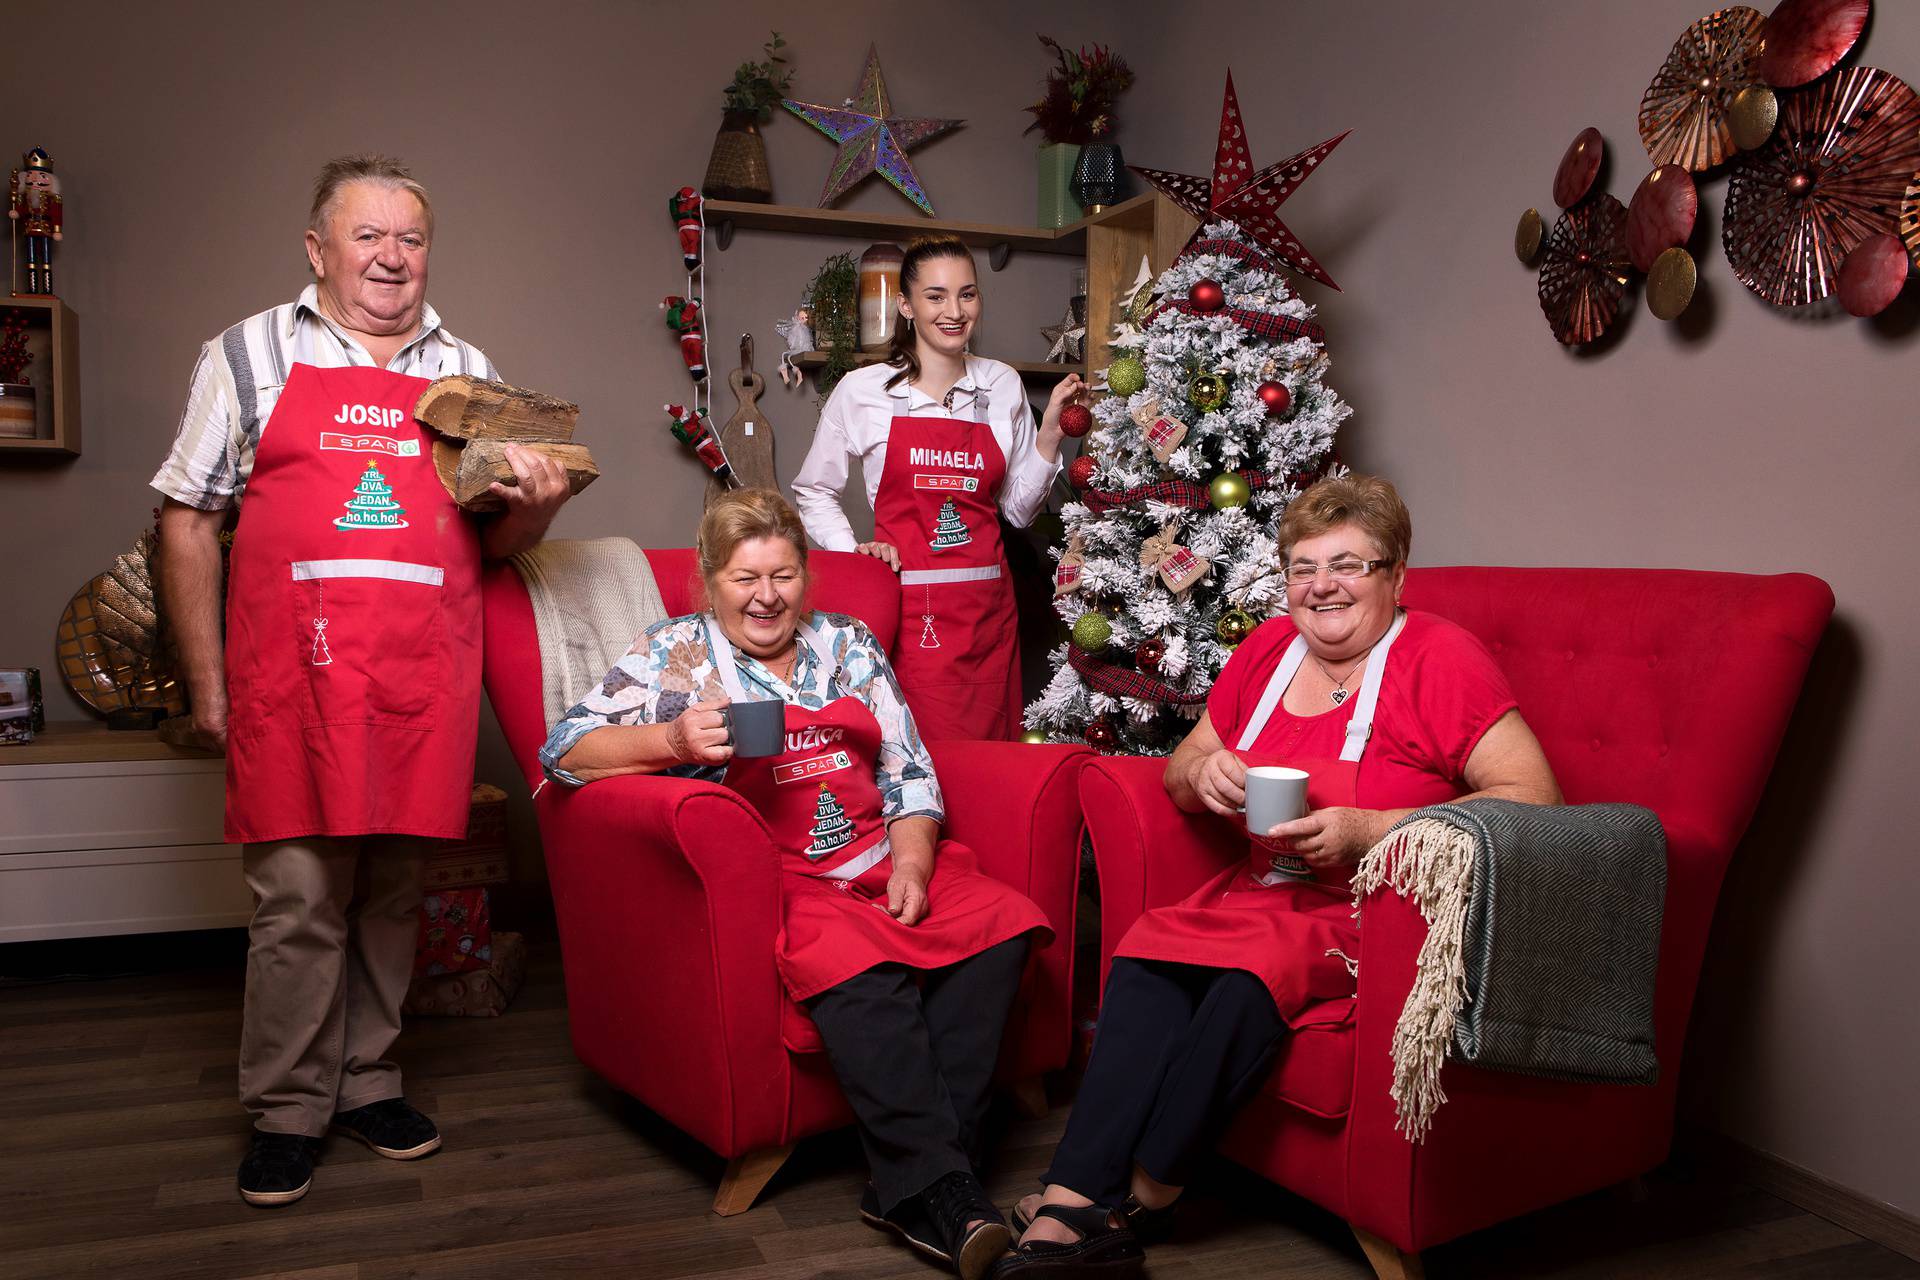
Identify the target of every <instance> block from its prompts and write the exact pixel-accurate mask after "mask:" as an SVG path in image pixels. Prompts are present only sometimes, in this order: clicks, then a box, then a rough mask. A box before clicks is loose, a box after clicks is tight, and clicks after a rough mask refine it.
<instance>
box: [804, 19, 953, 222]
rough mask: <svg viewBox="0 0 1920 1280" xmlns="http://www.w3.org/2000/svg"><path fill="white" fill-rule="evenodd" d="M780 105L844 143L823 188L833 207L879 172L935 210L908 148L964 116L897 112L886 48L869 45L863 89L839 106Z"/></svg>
mask: <svg viewBox="0 0 1920 1280" xmlns="http://www.w3.org/2000/svg"><path fill="white" fill-rule="evenodd" d="M780 105H781V106H783V107H785V108H786V109H787V110H789V111H791V112H793V114H795V115H797V116H799V117H800V118H801V119H802V120H805V121H806V122H807V123H808V124H810V125H812V126H813V127H814V128H816V129H818V130H819V131H820V132H822V133H824V134H826V135H827V136H828V137H829V138H832V139H833V140H834V141H835V142H837V143H839V144H840V150H839V151H838V152H836V153H835V154H834V157H833V167H832V168H830V169H828V170H827V182H826V185H825V186H824V187H822V188H821V189H820V207H821V208H822V209H825V208H827V207H828V206H829V205H831V204H832V203H833V202H834V201H835V200H838V199H839V198H840V197H841V196H843V195H845V194H846V193H847V192H848V191H849V190H850V189H852V187H853V186H854V184H856V183H858V182H859V181H860V180H861V179H862V178H864V177H866V176H867V175H868V174H870V173H874V172H878V173H879V174H880V176H881V177H883V178H885V179H886V180H887V181H888V182H891V183H892V184H893V185H894V186H895V187H897V188H898V189H899V191H900V194H901V195H903V196H905V197H906V198H907V199H909V200H911V201H913V202H914V203H915V204H916V205H919V206H920V208H921V209H922V210H923V211H924V212H925V213H927V214H928V216H932V215H933V202H932V201H930V200H928V199H927V193H926V190H925V189H924V188H923V187H921V185H920V175H919V174H917V173H915V172H914V171H913V162H912V161H911V160H909V159H907V152H909V151H911V150H913V149H914V148H915V147H917V146H919V145H920V144H921V143H923V142H926V141H928V140H930V139H933V138H937V137H939V136H940V135H941V134H943V133H945V132H947V131H948V130H949V129H957V128H959V127H960V126H961V125H962V124H965V123H966V121H964V120H933V119H917V118H907V117H902V116H896V115H894V114H893V107H892V104H891V102H890V101H889V100H888V98H887V82H886V80H885V79H884V78H883V77H882V76H881V74H880V51H879V50H878V49H877V48H875V47H874V46H872V45H868V46H867V65H866V68H865V69H864V70H863V71H862V72H861V73H860V94H859V96H858V97H857V98H849V99H847V101H846V103H845V104H844V105H842V106H838V107H827V106H821V105H819V104H817V103H812V102H796V101H794V100H793V99H792V98H783V99H781V101H780Z"/></svg>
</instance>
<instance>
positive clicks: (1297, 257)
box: [1127, 72, 1347, 290]
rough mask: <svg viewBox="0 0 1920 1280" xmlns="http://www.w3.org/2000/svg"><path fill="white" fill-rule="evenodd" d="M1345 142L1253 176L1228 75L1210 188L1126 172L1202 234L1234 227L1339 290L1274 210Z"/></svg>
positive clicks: (1185, 179)
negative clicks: (1216, 224) (1217, 226)
mask: <svg viewBox="0 0 1920 1280" xmlns="http://www.w3.org/2000/svg"><path fill="white" fill-rule="evenodd" d="M1346 136H1347V135H1346V134H1344V133H1343V134H1341V135H1340V136H1339V137H1337V138H1328V139H1327V140H1326V141H1325V142H1323V143H1321V144H1320V145H1319V146H1317V147H1308V148H1307V149H1306V150H1305V151H1302V152H1301V153H1300V154H1299V155H1295V156H1288V157H1287V158H1286V159H1285V160H1282V161H1280V163H1278V164H1274V165H1269V166H1267V167H1266V168H1264V169H1262V170H1260V171H1259V172H1258V173H1255V172H1253V166H1252V163H1251V155H1252V153H1251V152H1250V151H1249V150H1248V147H1247V130H1246V126H1245V125H1244V124H1243V123H1242V122H1241V119H1240V99H1239V98H1238V97H1237V96H1236V95H1235V94H1234V92H1233V73H1232V72H1228V73H1227V94H1226V97H1225V99H1224V100H1222V102H1221V104H1220V141H1219V143H1218V145H1217V146H1216V147H1215V149H1214V154H1213V181H1212V182H1211V183H1209V182H1208V181H1207V179H1205V178H1203V177H1200V176H1199V175H1197V174H1191V173H1173V172H1170V171H1168V170H1166V169H1143V168H1141V167H1140V166H1139V165H1137V164H1135V165H1128V166H1127V167H1128V168H1129V169H1132V170H1133V171H1134V172H1135V173H1137V174H1139V175H1140V176H1141V177H1143V178H1145V179H1146V180H1147V181H1148V182H1150V183H1152V184H1153V185H1154V186H1155V187H1157V188H1158V189H1159V190H1160V191H1161V192H1162V193H1164V194H1165V195H1166V197H1167V199H1169V200H1171V201H1173V202H1174V203H1175V204H1177V205H1179V206H1180V207H1181V208H1182V209H1185V210H1186V211H1187V212H1188V213H1190V214H1192V215H1193V216H1194V217H1195V218H1198V219H1199V220H1200V225H1201V227H1202V228H1204V227H1205V226H1206V224H1207V223H1208V222H1212V221H1219V220H1222V219H1224V220H1226V221H1228V222H1231V223H1234V224H1235V225H1237V226H1238V227H1239V228H1240V229H1241V230H1242V231H1244V232H1246V233H1247V234H1248V235H1249V236H1251V237H1253V239H1254V240H1256V241H1258V242H1259V243H1260V244H1262V245H1264V246H1265V247H1266V248H1267V250H1268V251H1269V252H1271V253H1272V254H1273V255H1274V256H1275V257H1277V258H1279V259H1280V260H1281V261H1282V262H1284V263H1286V264H1287V265H1288V266H1290V267H1292V268H1293V269H1294V270H1296V271H1298V272H1300V273H1301V274H1302V275H1304V276H1308V277H1311V278H1312V279H1315V280H1318V281H1319V282H1320V283H1321V284H1324V285H1326V286H1327V287H1328V288H1330V289H1335V290H1338V289H1339V288H1340V286H1339V285H1337V284H1335V283H1334V282H1333V277H1332V276H1330V275H1328V274H1327V273H1326V270H1325V269H1324V268H1322V267H1321V265H1320V264H1319V263H1318V262H1316V261H1315V260H1314V257H1313V255H1312V254H1310V253H1308V252H1307V251H1306V249H1305V248H1304V247H1303V246H1302V245H1301V244H1300V240H1299V238H1298V237H1296V236H1295V235H1294V234H1293V232H1292V231H1290V230H1288V228H1287V224H1286V223H1284V222H1282V221H1280V213H1279V209H1280V206H1281V205H1282V204H1284V203H1285V202H1286V199H1287V197H1288V196H1290V195H1292V194H1293V193H1294V192H1295V191H1296V190H1297V189H1298V188H1299V186H1300V184H1301V183H1302V182H1305V181H1306V180H1307V177H1308V175H1310V174H1311V173H1312V172H1313V171H1314V170H1315V169H1316V168H1318V167H1319V165H1320V162H1321V161H1322V160H1324V159H1326V158H1327V155H1328V153H1329V152H1331V151H1332V150H1333V149H1334V148H1335V147H1337V146H1339V145H1340V142H1341V139H1343V138H1345V137H1346ZM1199 235H1200V230H1199V229H1196V230H1195V231H1194V233H1193V237H1190V238H1189V239H1188V241H1187V243H1188V244H1192V243H1193V240H1194V239H1195V238H1197V237H1198V236H1199Z"/></svg>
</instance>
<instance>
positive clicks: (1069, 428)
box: [1060, 404, 1093, 439]
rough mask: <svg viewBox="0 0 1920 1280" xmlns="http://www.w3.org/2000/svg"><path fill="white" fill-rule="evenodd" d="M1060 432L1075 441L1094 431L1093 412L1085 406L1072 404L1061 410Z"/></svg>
mask: <svg viewBox="0 0 1920 1280" xmlns="http://www.w3.org/2000/svg"><path fill="white" fill-rule="evenodd" d="M1060 430H1061V431H1062V432H1063V433H1065V434H1066V435H1070V436H1072V437H1074V438H1075V439H1078V438H1080V437H1081V436H1083V435H1085V434H1087V432H1089V431H1091V430H1093V410H1091V409H1089V408H1087V406H1085V405H1083V404H1070V405H1067V406H1066V407H1065V408H1063V409H1061V410H1060Z"/></svg>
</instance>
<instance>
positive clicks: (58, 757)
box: [0, 724, 253, 942]
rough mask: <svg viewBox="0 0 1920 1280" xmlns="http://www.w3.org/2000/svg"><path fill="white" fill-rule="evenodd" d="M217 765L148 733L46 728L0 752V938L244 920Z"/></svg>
mask: <svg viewBox="0 0 1920 1280" xmlns="http://www.w3.org/2000/svg"><path fill="white" fill-rule="evenodd" d="M225 794H226V762H225V761H224V760H222V759H221V758H220V757H218V756H213V755H208V754H206V753H204V752H199V751H189V750H183V749H181V748H178V747H172V746H168V745H167V744H165V743H163V742H161V741H160V740H159V738H158V736H157V735H155V734H152V733H110V732H108V731H107V730H105V729H104V728H101V727H99V726H98V725H94V724H88V725H61V724H50V725H48V726H47V732H46V733H44V734H42V735H41V736H40V737H38V738H36V739H35V740H34V741H33V742H32V743H29V744H27V745H25V746H17V747H0V942H25V941H29V940H33V939H41V938H82V937H91V936H94V935H97V934H109V933H148V932H159V931H162V930H170V929H217V928H226V927H230V926H234V925H245V924H246V923H247V921H248V920H249V919H250V918H251V917H252V915H253V897H252V895H251V894H249V893H248V892H247V885H246V879H245V877H244V875H243V874H242V871H241V865H240V846H238V845H230V844H228V843H226V841H225V840H223V839H222V838H221V822H222V814H223V808H224V804H225Z"/></svg>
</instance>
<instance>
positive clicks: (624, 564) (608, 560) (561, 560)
mask: <svg viewBox="0 0 1920 1280" xmlns="http://www.w3.org/2000/svg"><path fill="white" fill-rule="evenodd" d="M513 567H514V568H515V569H518V570H519V571H520V577H521V580H522V581H524V582H525V583H526V584H527V598H528V599H529V600H530V601H531V602H532V604H533V623H534V630H535V631H536V632H537V633H538V634H539V637H540V700H541V704H542V708H543V710H544V711H545V713H546V717H547V728H549V729H551V728H553V726H554V725H556V724H558V723H560V721H561V720H562V719H564V718H565V717H566V714H567V711H568V710H569V709H570V708H571V707H572V706H573V704H574V703H576V702H578V701H579V700H580V699H581V698H583V697H585V696H586V695H587V694H589V693H591V692H593V690H594V689H595V688H596V687H598V685H599V684H600V681H601V680H603V679H604V678H605V677H606V674H607V672H609V671H611V670H612V669H613V664H614V663H615V662H618V661H619V660H620V657H621V655H623V654H624V653H626V651H627V650H628V648H629V647H631V646H632V644H633V642H634V640H635V638H637V637H638V636H639V635H640V633H641V632H643V631H645V630H646V629H647V628H648V627H650V626H652V625H653V624H654V623H656V622H659V621H660V620H661V619H663V618H665V617H666V616H667V606H666V604H665V603H664V602H663V601H662V600H661V599H660V589H659V588H658V587H657V586H655V585H654V581H653V567H652V566H651V565H650V564H648V562H647V556H646V553H645V552H643V551H642V550H640V548H639V547H637V546H635V545H634V544H633V543H632V541H630V540H629V539H626V538H582V539H573V538H563V539H559V540H557V541H553V542H543V543H541V544H540V545H539V546H537V547H535V548H534V549H533V550H531V551H523V552H521V553H520V554H519V555H517V556H515V557H513Z"/></svg>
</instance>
